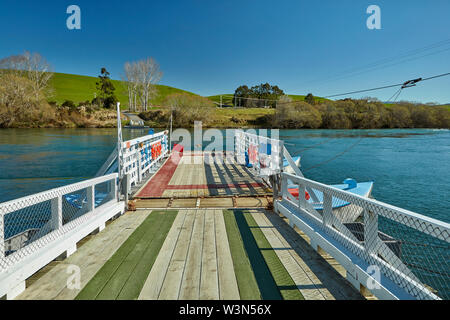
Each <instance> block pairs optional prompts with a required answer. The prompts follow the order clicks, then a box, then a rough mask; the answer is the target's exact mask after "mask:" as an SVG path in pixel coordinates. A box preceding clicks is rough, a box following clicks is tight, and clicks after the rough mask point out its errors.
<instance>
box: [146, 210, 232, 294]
mask: <svg viewBox="0 0 450 320" xmlns="http://www.w3.org/2000/svg"><path fill="white" fill-rule="evenodd" d="M178 217H183V218H180V220H179V221H178V222H177V221H176V222H174V226H172V228H171V230H170V231H169V235H168V236H167V238H166V240H165V242H164V244H163V247H162V249H161V251H160V253H159V255H158V257H157V258H156V261H155V264H154V266H153V268H152V270H151V271H150V274H149V276H148V278H147V280H146V282H145V284H144V287H143V289H142V291H141V294H140V296H139V299H182V300H197V299H202V300H211V299H214V300H218V299H239V290H238V286H237V280H236V276H235V273H234V268H233V261H232V258H231V252H230V248H229V244H228V238H227V234H226V229H225V221H224V219H223V212H222V210H214V209H191V210H180V211H179V213H178ZM178 217H177V218H178Z"/></svg>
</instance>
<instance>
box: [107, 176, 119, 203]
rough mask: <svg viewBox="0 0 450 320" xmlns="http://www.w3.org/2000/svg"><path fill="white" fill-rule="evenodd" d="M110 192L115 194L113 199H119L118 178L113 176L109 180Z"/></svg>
mask: <svg viewBox="0 0 450 320" xmlns="http://www.w3.org/2000/svg"><path fill="white" fill-rule="evenodd" d="M109 186H110V187H109V188H110V193H111V194H112V195H113V199H118V193H117V192H118V190H117V179H116V178H113V179H111V180H110V181H109Z"/></svg>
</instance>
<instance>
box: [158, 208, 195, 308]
mask: <svg viewBox="0 0 450 320" xmlns="http://www.w3.org/2000/svg"><path fill="white" fill-rule="evenodd" d="M194 220H195V211H194V210H188V211H187V212H186V218H185V219H184V223H183V227H182V228H181V231H180V235H179V237H178V240H177V245H176V247H175V249H174V251H173V254H172V257H171V259H170V263H169V266H168V268H167V272H166V276H165V278H164V282H163V284H162V289H161V292H160V294H159V297H158V299H160V300H175V299H178V295H179V292H180V287H181V280H182V278H183V272H184V267H185V264H186V258H187V254H188V250H189V245H190V243H191V235H192V229H193V225H194Z"/></svg>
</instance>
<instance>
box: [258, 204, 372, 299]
mask: <svg viewBox="0 0 450 320" xmlns="http://www.w3.org/2000/svg"><path fill="white" fill-rule="evenodd" d="M264 215H265V216H266V217H267V219H269V221H270V222H271V223H272V225H273V226H274V227H275V228H276V229H277V231H278V232H279V233H280V234H281V236H282V237H283V238H284V239H285V240H286V242H287V243H288V244H289V246H290V247H291V249H292V250H294V251H295V252H296V253H297V254H298V255H299V257H301V258H302V260H303V261H304V263H305V264H306V265H307V266H308V268H309V269H310V270H311V271H312V272H313V273H314V274H315V275H316V277H317V278H318V279H319V281H320V282H321V284H322V285H319V286H317V285H316V287H318V288H322V287H323V288H326V289H327V290H328V291H329V292H330V293H331V295H332V296H333V297H334V298H335V299H337V300H365V298H364V296H363V295H362V294H361V293H360V292H358V291H357V290H356V289H354V288H353V287H352V286H351V284H350V283H348V281H347V280H346V279H345V278H344V277H343V276H342V275H341V274H340V273H339V272H338V271H337V270H336V269H334V268H333V267H332V266H331V265H330V264H329V263H328V262H327V261H326V260H325V258H323V257H322V256H321V255H320V254H318V253H317V252H316V251H315V250H314V249H313V248H312V247H311V246H310V244H309V243H308V242H307V241H306V240H305V239H304V238H303V237H302V236H300V235H299V234H298V233H297V232H296V231H295V230H294V229H292V230H289V231H288V229H286V228H284V227H283V226H282V225H281V223H286V222H285V221H283V220H281V219H282V218H281V217H280V216H278V215H277V214H274V213H269V212H267V211H264ZM286 226H288V225H287V224H286ZM289 228H290V227H289ZM292 236H294V239H295V241H294V240H293V239H292Z"/></svg>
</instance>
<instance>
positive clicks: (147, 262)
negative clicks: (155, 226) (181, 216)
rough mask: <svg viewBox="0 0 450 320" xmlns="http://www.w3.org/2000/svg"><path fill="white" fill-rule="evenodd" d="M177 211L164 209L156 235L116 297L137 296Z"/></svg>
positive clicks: (135, 297)
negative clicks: (163, 215)
mask: <svg viewBox="0 0 450 320" xmlns="http://www.w3.org/2000/svg"><path fill="white" fill-rule="evenodd" d="M177 212H178V211H166V217H165V219H164V221H163V223H162V225H161V227H160V229H159V230H158V232H157V235H156V237H155V238H154V239H153V241H152V243H151V244H150V245H149V246H148V247H147V250H146V251H145V253H144V255H143V256H142V258H141V259H140V261H139V262H138V264H137V265H136V267H135V268H134V270H133V272H132V273H131V274H130V276H129V278H128V279H127V281H126V283H125V285H124V286H123V288H122V290H121V292H120V294H119V295H118V296H117V299H120V300H133V299H137V298H138V297H139V294H140V292H141V290H142V287H143V286H144V283H145V281H146V280H147V278H148V275H149V273H150V270H151V269H152V267H153V264H154V263H155V260H156V257H157V256H158V254H159V251H160V250H161V247H162V245H163V243H164V241H165V240H166V237H167V234H168V233H169V230H170V228H171V227H172V224H173V222H174V220H175V217H176V216H177Z"/></svg>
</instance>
